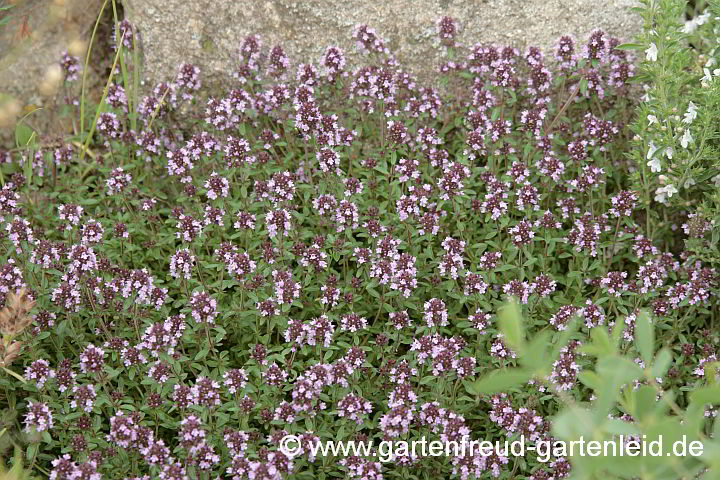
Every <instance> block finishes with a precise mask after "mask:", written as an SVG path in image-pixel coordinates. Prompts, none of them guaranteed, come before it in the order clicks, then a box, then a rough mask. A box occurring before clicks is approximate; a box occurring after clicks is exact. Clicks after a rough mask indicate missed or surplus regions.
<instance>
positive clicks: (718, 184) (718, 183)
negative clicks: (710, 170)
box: [710, 173, 720, 188]
mask: <svg viewBox="0 0 720 480" xmlns="http://www.w3.org/2000/svg"><path fill="white" fill-rule="evenodd" d="M710 180H712V181H713V183H714V184H715V187H717V188H720V173H719V174H717V175H715V176H714V177H712V178H711V179H710Z"/></svg>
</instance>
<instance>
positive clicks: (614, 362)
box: [593, 355, 643, 421]
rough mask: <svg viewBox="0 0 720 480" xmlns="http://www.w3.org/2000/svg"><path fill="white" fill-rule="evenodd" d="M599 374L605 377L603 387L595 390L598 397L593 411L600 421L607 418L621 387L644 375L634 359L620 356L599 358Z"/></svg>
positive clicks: (597, 370) (597, 369)
mask: <svg viewBox="0 0 720 480" xmlns="http://www.w3.org/2000/svg"><path fill="white" fill-rule="evenodd" d="M595 371H596V372H597V374H598V375H599V376H600V377H601V378H602V379H603V384H602V388H600V390H595V394H596V395H597V399H596V400H595V405H594V406H595V408H594V409H593V413H594V414H595V418H596V419H598V421H600V419H602V418H607V415H608V413H610V409H611V408H612V407H613V405H614V404H615V403H616V402H617V401H618V397H619V393H620V389H621V388H622V387H623V386H624V385H628V384H629V383H630V382H632V381H633V380H637V379H638V378H640V377H641V376H642V375H643V371H642V369H641V368H640V367H639V366H638V365H637V364H636V363H635V362H633V361H632V360H629V359H627V358H625V357H620V356H616V355H613V356H607V357H602V358H600V359H599V360H598V364H597V368H596V369H595Z"/></svg>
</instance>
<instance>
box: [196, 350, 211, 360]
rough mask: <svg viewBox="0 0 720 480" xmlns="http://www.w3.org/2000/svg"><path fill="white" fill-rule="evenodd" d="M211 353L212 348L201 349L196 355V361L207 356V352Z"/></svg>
mask: <svg viewBox="0 0 720 480" xmlns="http://www.w3.org/2000/svg"><path fill="white" fill-rule="evenodd" d="M208 353H210V350H209V349H208V348H207V347H206V348H203V349H202V350H200V351H199V352H198V353H197V355H195V361H198V360H202V359H203V358H205V357H207V354H208Z"/></svg>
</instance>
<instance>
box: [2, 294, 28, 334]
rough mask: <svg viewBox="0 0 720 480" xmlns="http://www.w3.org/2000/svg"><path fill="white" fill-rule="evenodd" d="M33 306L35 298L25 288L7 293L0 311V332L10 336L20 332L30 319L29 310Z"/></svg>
mask: <svg viewBox="0 0 720 480" xmlns="http://www.w3.org/2000/svg"><path fill="white" fill-rule="evenodd" d="M34 306H35V300H33V299H31V298H30V296H29V295H28V292H27V290H26V289H24V288H22V289H20V290H18V291H17V292H15V293H9V294H8V297H7V302H6V305H5V308H3V309H2V311H0V332H2V333H3V335H9V336H10V337H14V336H16V335H17V334H19V333H20V332H22V331H23V329H25V327H27V326H28V325H30V322H31V321H32V318H31V317H30V311H31V310H32V309H33V307H34Z"/></svg>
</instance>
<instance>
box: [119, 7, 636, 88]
mask: <svg viewBox="0 0 720 480" xmlns="http://www.w3.org/2000/svg"><path fill="white" fill-rule="evenodd" d="M124 5H125V13H126V18H128V19H129V20H130V21H131V22H132V23H133V24H135V25H136V27H137V28H138V29H139V31H140V34H141V36H142V42H143V48H144V55H145V76H146V78H147V79H148V80H150V82H155V81H160V80H167V79H169V78H171V77H172V76H173V75H174V74H175V72H176V71H177V67H178V66H179V65H180V64H182V63H183V62H191V63H194V64H195V65H197V66H198V67H200V68H201V70H202V72H203V77H204V78H205V79H210V80H211V82H216V81H221V82H222V80H223V79H228V78H230V76H229V74H230V73H232V71H233V70H234V67H235V65H236V61H237V58H238V49H239V47H240V44H241V42H242V40H243V39H244V38H245V36H247V35H249V34H258V35H260V36H261V38H262V39H263V43H264V47H265V48H266V49H269V48H271V47H272V46H274V45H275V44H281V45H282V46H283V48H285V50H286V52H287V54H288V56H289V57H290V60H291V62H292V63H293V64H297V63H303V62H304V63H306V62H308V61H313V62H314V63H319V59H320V58H321V56H322V54H323V52H324V50H325V48H326V47H327V46H328V45H337V46H339V47H341V48H342V49H343V50H344V52H345V54H346V56H347V57H348V61H349V63H350V64H353V63H356V59H355V58H354V56H355V55H357V54H356V53H355V50H356V49H355V46H354V42H353V41H352V40H351V38H350V36H351V33H352V30H353V28H354V26H355V25H357V24H361V23H365V24H368V25H369V26H370V27H373V28H374V29H375V30H376V31H377V34H378V35H379V36H381V37H383V38H385V39H386V40H387V44H388V46H389V47H390V49H391V51H392V52H393V54H395V56H396V58H397V59H398V61H399V62H400V63H401V65H402V66H403V68H406V69H407V70H409V71H410V72H411V73H413V74H415V75H416V76H417V77H418V78H419V79H421V80H422V79H428V78H430V77H431V76H432V72H433V69H434V67H435V66H437V65H438V64H439V59H440V55H441V54H442V51H443V50H442V49H440V48H438V47H437V45H438V43H439V42H438V40H437V35H436V27H435V22H436V21H437V20H438V19H439V18H441V17H443V16H445V15H447V16H451V17H453V18H456V19H457V20H458V23H459V27H460V32H459V35H458V40H459V42H460V43H461V44H463V45H466V46H472V45H473V44H475V43H477V42H483V43H498V44H503V45H513V46H516V47H518V48H523V47H526V46H529V45H535V46H539V47H541V48H543V49H544V50H545V51H546V52H548V51H550V49H552V48H553V46H554V44H555V42H556V40H557V39H558V37H560V36H561V35H564V34H572V35H573V36H575V38H576V39H577V40H578V41H580V42H584V41H585V40H586V39H587V37H588V35H589V33H590V32H591V31H592V30H594V29H595V28H601V29H603V30H605V31H607V32H608V33H610V34H611V35H614V36H617V37H619V38H621V39H623V40H625V39H628V40H629V39H631V38H632V36H633V35H634V34H635V33H636V32H638V31H640V30H641V28H642V20H641V18H640V17H639V16H638V15H636V14H635V13H632V12H631V11H630V7H632V6H636V5H637V3H636V2H635V1H634V0H606V1H604V2H598V1H597V0H384V1H376V0H358V1H352V2H348V1H347V0H322V1H319V0H310V1H305V0H302V1H301V0H274V1H270V0H267V1H265V0H253V1H237V0H191V1H188V0H124Z"/></svg>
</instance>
